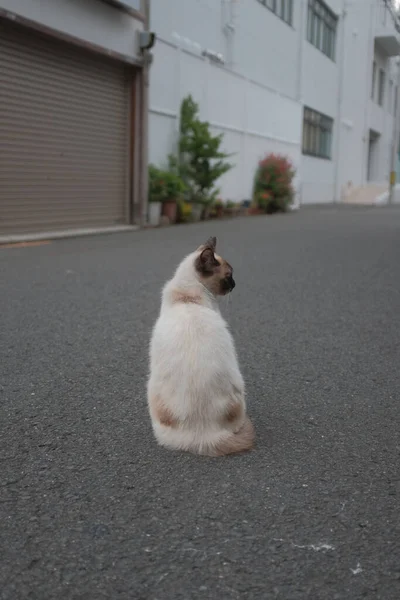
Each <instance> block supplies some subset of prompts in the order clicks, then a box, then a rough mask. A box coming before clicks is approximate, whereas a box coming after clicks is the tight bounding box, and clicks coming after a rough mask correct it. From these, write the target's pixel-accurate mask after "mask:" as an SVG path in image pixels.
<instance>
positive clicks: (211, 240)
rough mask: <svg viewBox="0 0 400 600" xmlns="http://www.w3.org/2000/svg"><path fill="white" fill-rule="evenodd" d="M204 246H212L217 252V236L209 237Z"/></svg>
mask: <svg viewBox="0 0 400 600" xmlns="http://www.w3.org/2000/svg"><path fill="white" fill-rule="evenodd" d="M204 246H205V247H206V248H211V250H212V251H213V252H215V249H216V247H217V238H216V237H209V238H208V240H207V241H206V243H205V244H204Z"/></svg>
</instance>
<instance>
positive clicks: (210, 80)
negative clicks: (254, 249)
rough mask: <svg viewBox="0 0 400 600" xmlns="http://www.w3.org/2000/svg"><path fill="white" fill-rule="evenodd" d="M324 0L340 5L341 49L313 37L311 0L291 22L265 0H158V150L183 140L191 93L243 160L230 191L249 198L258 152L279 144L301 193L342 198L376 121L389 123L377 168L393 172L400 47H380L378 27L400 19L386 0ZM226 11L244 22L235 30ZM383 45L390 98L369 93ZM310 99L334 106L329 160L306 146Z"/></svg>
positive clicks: (318, 105)
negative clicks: (182, 120) (326, 49)
mask: <svg viewBox="0 0 400 600" xmlns="http://www.w3.org/2000/svg"><path fill="white" fill-rule="evenodd" d="M325 4H326V5H327V6H328V7H329V8H330V9H331V10H332V11H333V12H334V13H335V14H336V15H337V16H338V25H337V37H336V56H335V60H331V59H330V58H328V57H327V56H325V54H323V53H322V52H321V51H320V50H318V49H317V48H315V47H314V46H313V45H312V44H311V43H309V42H308V41H307V35H306V31H307V12H308V10H307V8H308V0H294V2H293V6H294V10H293V26H292V27H290V26H288V25H287V24H286V23H284V22H283V21H281V20H280V19H279V18H278V17H277V16H276V15H274V14H273V13H272V12H271V11H269V10H268V9H266V8H265V7H263V6H262V5H261V4H260V3H259V2H258V1H257V0H236V1H235V0H232V2H231V0H174V2H165V0H152V11H151V28H152V29H153V30H154V31H155V32H156V33H157V38H158V39H157V44H156V46H155V48H154V63H153V66H152V69H151V88H150V108H151V117H150V159H151V161H152V162H155V163H157V164H163V163H165V161H166V157H167V155H168V153H170V152H171V151H173V150H174V149H175V148H176V142H177V137H178V127H179V123H178V114H179V107H180V103H181V101H182V99H183V98H184V97H185V96H186V95H187V94H189V93H191V94H192V95H193V97H194V99H195V100H196V101H197V102H198V103H199V105H200V113H201V117H202V118H203V119H206V120H208V121H209V122H210V123H211V125H212V128H213V130H214V131H215V132H217V133H220V132H222V133H224V134H225V137H224V149H225V150H226V151H227V152H232V153H234V156H233V157H232V159H231V160H232V162H234V163H235V165H236V166H235V168H234V169H232V170H231V171H230V172H229V173H227V174H226V175H225V176H224V177H223V178H222V179H221V188H222V189H221V196H222V197H223V198H224V199H228V198H229V199H232V200H242V199H244V198H249V197H250V195H251V190H252V180H253V175H254V171H255V169H256V166H257V162H258V160H259V159H260V158H261V157H262V156H263V155H265V154H266V153H268V152H270V151H274V152H281V153H284V154H286V155H288V156H289V157H290V158H291V159H292V160H293V162H294V165H295V167H296V170H297V177H296V187H297V191H298V196H299V198H300V199H301V202H302V203H304V204H307V203H316V202H318V203H321V202H324V203H327V202H332V201H340V200H341V199H342V197H343V194H344V191H345V190H346V189H348V187H349V186H352V187H359V186H362V185H364V184H365V183H366V181H367V163H368V147H369V131H370V129H377V130H378V133H380V139H379V144H378V146H377V158H376V165H375V172H376V176H375V179H377V180H379V181H384V180H387V177H388V169H389V161H390V145H391V139H392V131H393V126H394V124H393V115H392V114H391V111H392V109H390V105H389V101H388V94H389V88H390V84H389V81H390V78H392V79H393V78H394V77H395V73H394V64H393V63H394V59H390V60H388V59H386V58H385V57H384V56H381V52H380V50H379V48H375V36H376V35H377V34H378V33H379V32H382V30H385V31H392V32H393V31H394V26H393V22H392V20H391V19H390V18H388V14H387V11H382V8H381V5H382V0H325ZM228 23H232V25H233V26H234V33H231V34H228V33H227V32H226V29H225V27H226V25H227V24H228ZM205 49H208V50H212V51H215V52H219V53H221V54H222V55H223V56H224V58H225V60H226V64H225V65H224V66H216V65H214V64H211V63H210V62H209V61H208V60H206V59H204V58H203V57H202V56H201V52H202V51H203V50H205ZM374 56H375V57H376V60H377V62H378V64H379V65H384V66H385V68H386V69H387V76H386V88H387V89H386V90H385V104H384V106H383V107H379V106H378V105H377V103H376V102H373V101H372V100H371V80H372V61H373V57H374ZM389 73H391V75H389ZM396 77H397V76H396ZM394 86H395V82H394V84H393V89H394ZM339 90H341V92H342V93H341V95H340V96H339ZM304 106H308V107H310V108H312V109H314V110H317V111H319V112H321V113H323V114H325V115H327V116H329V117H331V118H333V120H334V125H333V139H332V159H331V160H326V159H319V158H314V157H310V156H306V155H303V154H302V152H301V137H302V126H303V123H302V121H303V107H304Z"/></svg>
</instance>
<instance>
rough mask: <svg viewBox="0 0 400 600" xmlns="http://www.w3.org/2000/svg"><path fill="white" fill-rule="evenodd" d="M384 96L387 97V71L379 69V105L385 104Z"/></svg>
mask: <svg viewBox="0 0 400 600" xmlns="http://www.w3.org/2000/svg"><path fill="white" fill-rule="evenodd" d="M384 98H385V71H384V70H383V69H379V79H378V104H379V106H383V100H384Z"/></svg>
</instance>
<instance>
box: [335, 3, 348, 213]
mask: <svg viewBox="0 0 400 600" xmlns="http://www.w3.org/2000/svg"><path fill="white" fill-rule="evenodd" d="M346 16H347V1H346V0H344V3H343V10H342V31H341V39H340V40H339V41H340V46H339V47H340V57H339V61H338V62H339V76H338V78H339V82H338V83H339V85H338V98H337V111H336V114H337V126H336V150H335V154H336V164H335V193H334V202H339V201H340V200H341V193H340V142H341V137H342V109H343V80H344V58H345V51H344V46H345V39H346V38H345V25H346Z"/></svg>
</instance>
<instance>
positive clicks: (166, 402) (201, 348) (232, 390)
mask: <svg viewBox="0 0 400 600" xmlns="http://www.w3.org/2000/svg"><path fill="white" fill-rule="evenodd" d="M215 247H216V239H215V238H210V239H209V240H208V241H207V242H206V244H204V245H203V246H200V247H199V248H198V249H197V250H196V251H195V252H193V253H192V254H189V256H187V257H186V258H185V259H184V260H183V261H182V262H181V264H180V265H179V266H178V268H177V270H176V272H175V275H174V276H173V278H172V279H171V280H170V281H168V282H167V284H166V285H165V287H164V289H163V293H162V303H161V312H160V315H159V317H158V320H157V322H156V324H155V326H154V329H153V334H152V338H151V344H150V377H149V381H148V405H149V411H150V417H151V422H152V426H153V431H154V434H155V436H156V438H157V440H158V442H159V444H161V445H162V446H166V447H168V448H172V449H177V450H188V451H191V452H194V453H197V454H206V455H208V456H221V455H224V454H230V453H233V452H241V451H243V450H250V449H251V448H252V446H253V441H254V429H253V425H252V424H251V422H250V420H249V418H248V417H247V416H246V403H245V389H244V382H243V378H242V375H241V373H240V370H239V365H238V361H237V356H236V351H235V347H234V343H233V339H232V336H231V334H230V333H229V330H228V326H227V324H226V322H225V320H224V319H223V318H222V316H221V314H220V311H219V308H218V303H217V299H218V297H219V296H224V295H225V294H228V293H229V292H231V291H232V290H233V288H234V287H235V282H234V280H233V277H232V272H233V271H232V267H231V266H230V265H229V264H228V263H227V262H226V261H225V260H223V259H222V258H221V257H220V256H218V255H217V254H215Z"/></svg>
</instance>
